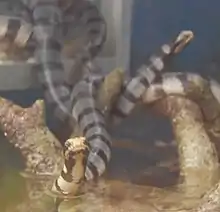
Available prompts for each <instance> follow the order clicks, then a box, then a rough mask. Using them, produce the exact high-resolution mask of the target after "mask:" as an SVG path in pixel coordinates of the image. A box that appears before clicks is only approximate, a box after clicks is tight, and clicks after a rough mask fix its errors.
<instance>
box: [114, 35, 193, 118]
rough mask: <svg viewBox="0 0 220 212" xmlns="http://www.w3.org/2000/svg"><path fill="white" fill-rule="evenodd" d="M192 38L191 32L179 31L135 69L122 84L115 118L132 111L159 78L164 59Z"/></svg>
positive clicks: (180, 49) (179, 49)
mask: <svg viewBox="0 0 220 212" xmlns="http://www.w3.org/2000/svg"><path fill="white" fill-rule="evenodd" d="M192 38H193V33H192V32H191V31H182V32H180V34H179V35H178V36H177V37H176V38H175V40H174V41H172V42H171V43H169V44H164V45H162V46H161V48H160V51H159V52H158V53H157V54H155V55H152V56H151V57H150V58H149V60H148V64H144V65H142V66H141V67H140V68H139V69H138V70H137V73H138V74H137V76H136V77H134V78H132V79H131V80H130V81H129V82H128V83H127V84H126V85H125V86H124V90H123V91H122V94H121V95H120V97H119V98H118V100H117V102H116V106H115V108H114V110H113V113H114V115H115V118H116V120H117V119H118V120H120V119H122V118H125V117H127V116H128V115H129V114H130V113H131V112H132V110H133V109H134V108H135V106H136V105H137V103H138V102H139V101H141V100H142V99H141V98H142V96H143V94H144V93H145V91H146V90H148V89H149V87H150V86H151V84H152V83H155V82H156V81H159V80H160V78H161V74H162V73H161V72H162V71H163V70H164V67H165V65H166V59H168V58H172V56H174V55H176V54H177V53H179V52H181V51H182V49H183V48H184V47H186V45H188V44H189V42H190V41H191V40H192Z"/></svg>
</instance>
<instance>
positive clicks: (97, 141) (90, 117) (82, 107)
mask: <svg viewBox="0 0 220 212" xmlns="http://www.w3.org/2000/svg"><path fill="white" fill-rule="evenodd" d="M100 80H101V78H100V77H97V76H96V75H94V76H89V77H87V78H85V79H84V80H82V81H80V82H79V83H78V84H77V85H76V86H75V87H74V89H73V92H72V97H73V110H72V114H73V117H74V118H75V119H76V120H77V122H78V123H79V126H80V129H81V130H82V132H83V135H84V136H85V138H86V141H87V142H88V145H89V148H90V151H89V156H88V160H87V165H86V172H85V177H86V179H87V180H92V179H97V178H98V177H99V176H100V175H102V174H103V172H104V171H105V169H106V166H107V164H108V162H109V160H110V157H111V138H110V135H109V133H108V131H107V128H106V124H105V119H104V116H103V114H102V113H101V111H100V110H99V108H98V107H97V105H96V101H95V95H96V91H97V87H96V85H97V84H98V82H100Z"/></svg>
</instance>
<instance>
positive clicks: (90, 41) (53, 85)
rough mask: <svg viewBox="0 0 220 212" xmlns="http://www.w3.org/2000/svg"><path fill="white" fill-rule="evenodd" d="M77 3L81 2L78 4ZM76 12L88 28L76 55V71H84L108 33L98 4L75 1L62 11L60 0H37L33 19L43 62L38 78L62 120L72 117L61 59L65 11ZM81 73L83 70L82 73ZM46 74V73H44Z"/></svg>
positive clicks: (38, 55) (37, 54) (38, 58)
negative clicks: (38, 0)
mask: <svg viewBox="0 0 220 212" xmlns="http://www.w3.org/2000/svg"><path fill="white" fill-rule="evenodd" d="M76 3H78V5H77V4H76ZM70 12H75V13H76V17H75V18H76V19H77V20H78V21H79V23H80V24H81V25H82V26H83V27H84V28H85V29H86V33H85V34H86V39H85V40H86V43H85V46H84V47H83V49H82V51H81V52H79V53H77V55H76V57H75V58H74V67H73V69H74V70H73V72H74V73H75V72H78V73H79V72H82V67H83V65H84V64H85V63H86V62H88V61H90V60H91V59H93V58H94V57H95V56H96V54H97V53H98V52H99V51H100V49H101V47H102V44H103V43H104V41H105V37H106V27H105V22H104V21H103V18H102V17H101V16H100V14H99V12H98V10H97V8H96V7H95V6H94V5H93V4H92V3H90V2H87V1H73V3H72V4H71V5H70V6H69V7H68V8H67V9H66V10H65V13H64V14H62V11H61V10H60V9H59V7H58V1H57V2H56V1H49V0H48V1H41V2H38V3H36V4H35V7H34V9H33V20H34V23H35V26H34V29H35V30H34V34H35V36H36V40H37V43H38V44H37V49H36V58H37V60H38V61H39V63H40V65H39V66H38V67H37V69H38V71H39V79H40V82H41V83H42V85H43V87H44V89H45V100H46V104H47V105H48V106H49V108H51V109H52V110H53V111H54V112H53V115H54V116H55V117H56V118H58V119H59V120H61V121H65V120H66V119H68V118H72V117H71V107H72V104H71V101H70V93H71V91H70V87H69V86H67V85H66V84H65V75H64V67H63V64H62V61H61V49H62V46H63V43H62V41H64V39H65V38H64V35H63V34H62V27H60V23H61V22H62V17H61V16H62V15H64V16H65V15H67V16H68V15H69V13H70ZM79 74H80V73H79ZM42 75H43V76H42Z"/></svg>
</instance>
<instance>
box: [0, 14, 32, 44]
mask: <svg viewBox="0 0 220 212" xmlns="http://www.w3.org/2000/svg"><path fill="white" fill-rule="evenodd" d="M32 34H33V30H32V26H31V24H29V23H27V22H25V21H22V20H21V19H20V18H19V17H9V16H5V15H0V39H7V40H8V41H9V42H10V43H15V44H16V45H17V46H19V47H24V46H25V45H27V43H28V41H29V39H31V36H32Z"/></svg>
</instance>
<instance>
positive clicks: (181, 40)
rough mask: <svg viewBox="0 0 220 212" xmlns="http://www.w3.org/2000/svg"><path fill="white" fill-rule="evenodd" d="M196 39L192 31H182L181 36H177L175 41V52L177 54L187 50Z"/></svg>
mask: <svg viewBox="0 0 220 212" xmlns="http://www.w3.org/2000/svg"><path fill="white" fill-rule="evenodd" d="M193 38H194V34H193V32H192V31H190V30H184V31H181V32H180V34H179V35H178V36H177V38H176V40H175V41H174V46H173V48H174V50H173V52H174V53H175V54H177V53H179V52H181V51H182V50H183V48H185V47H186V46H187V45H188V44H189V43H190V42H191V41H192V39H193Z"/></svg>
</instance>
